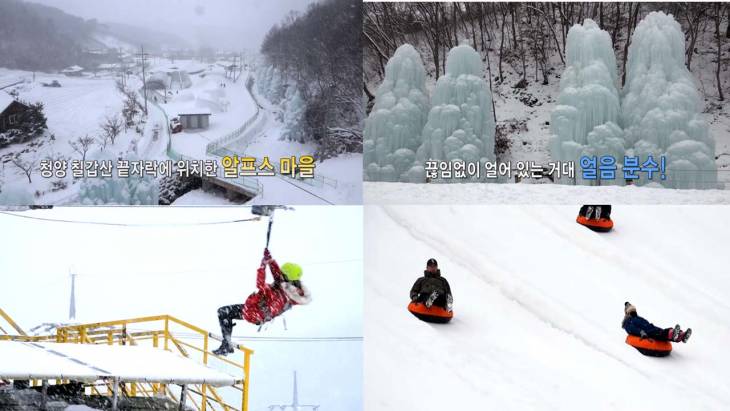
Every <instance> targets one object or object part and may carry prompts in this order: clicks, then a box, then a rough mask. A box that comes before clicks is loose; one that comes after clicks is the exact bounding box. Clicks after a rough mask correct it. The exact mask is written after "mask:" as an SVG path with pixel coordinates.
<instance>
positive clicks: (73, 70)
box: [61, 66, 84, 77]
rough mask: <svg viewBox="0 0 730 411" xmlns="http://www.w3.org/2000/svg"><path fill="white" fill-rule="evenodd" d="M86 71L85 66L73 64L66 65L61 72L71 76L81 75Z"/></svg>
mask: <svg viewBox="0 0 730 411" xmlns="http://www.w3.org/2000/svg"><path fill="white" fill-rule="evenodd" d="M83 71H84V68H83V67H79V66H71V67H66V68H65V69H63V70H61V73H63V74H65V75H67V76H69V77H81V73H82V72H83Z"/></svg>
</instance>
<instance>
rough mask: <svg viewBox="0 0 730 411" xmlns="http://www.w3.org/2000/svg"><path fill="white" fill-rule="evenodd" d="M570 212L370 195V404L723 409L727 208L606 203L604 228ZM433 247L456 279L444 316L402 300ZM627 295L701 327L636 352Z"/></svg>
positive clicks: (662, 319) (729, 312)
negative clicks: (655, 350) (654, 354)
mask: <svg viewBox="0 0 730 411" xmlns="http://www.w3.org/2000/svg"><path fill="white" fill-rule="evenodd" d="M577 211H578V210H577V207H576V206H570V207H534V206H533V207H525V206H523V207H518V206H488V207H486V206H481V207H476V206H460V207H456V206H451V207H448V206H431V207H419V206H400V207H388V208H381V207H366V211H365V218H366V221H368V224H367V226H366V228H365V244H366V248H365V272H366V277H365V278H366V280H365V298H366V301H367V305H366V307H365V313H364V314H365V342H366V344H365V353H364V356H365V362H364V364H365V365H364V367H365V368H364V370H365V378H364V381H365V386H364V397H365V409H366V410H376V409H377V410H416V409H417V410H419V411H427V410H444V409H461V408H465V407H470V408H474V407H477V405H480V406H479V407H477V408H483V409H514V410H528V409H556V410H558V409H560V410H564V409H581V410H582V409H596V410H605V409H611V410H612V409H621V410H640V409H647V410H649V409H650V410H655V409H661V410H674V409H677V410H683V409H693V410H710V409H713V410H714V409H724V408H726V407H727V404H728V403H730V383H729V382H728V379H727V375H728V374H727V370H728V369H729V367H730V355H728V354H727V347H726V345H727V342H728V341H730V326H729V325H728V321H727V318H730V304H728V303H727V301H726V296H727V295H728V293H730V278H729V277H728V275H727V272H726V269H727V267H728V266H729V265H730V254H728V253H727V252H726V251H727V245H726V244H727V243H726V240H725V238H726V235H727V231H728V229H730V220H728V219H727V212H728V210H727V207H719V206H704V207H696V206H695V207H687V206H661V207H657V206H624V207H615V208H614V210H613V213H612V217H613V218H614V221H615V223H616V228H615V230H614V231H613V232H610V233H607V234H597V233H594V232H592V231H589V230H587V229H585V228H583V227H581V226H579V225H577V224H576V223H575V222H574V221H575V215H576V213H577ZM404 244H407V247H403V245H404ZM429 257H435V258H436V259H437V260H438V261H439V265H440V268H441V269H442V271H443V274H444V276H445V277H446V278H447V279H448V280H449V282H450V283H451V287H452V290H453V294H454V313H455V318H454V320H453V321H452V322H451V323H450V324H447V325H438V324H428V323H424V322H421V321H419V320H417V319H416V318H415V317H413V316H412V315H411V314H410V313H409V312H408V311H407V310H406V305H407V303H408V291H409V290H410V287H411V285H412V284H413V282H414V281H415V279H416V278H417V277H418V276H419V275H421V272H422V271H421V270H422V269H423V266H424V262H425V261H426V259H428V258H429ZM627 300H628V301H631V302H632V303H633V304H634V305H636V306H637V309H638V312H639V314H640V315H643V316H645V317H647V318H648V319H649V320H650V321H652V322H654V323H656V324H657V325H661V326H672V325H674V324H675V323H677V322H679V323H680V324H682V326H684V327H686V326H690V327H692V328H693V330H694V331H695V334H694V335H693V337H692V339H691V340H690V341H689V342H688V343H687V344H686V345H685V344H675V347H674V351H673V353H672V355H671V356H670V357H666V358H650V357H645V356H643V355H641V354H639V353H638V352H637V351H636V350H634V349H633V348H631V347H630V346H628V345H626V344H625V343H624V339H625V332H624V331H623V330H622V329H621V327H620V323H621V320H622V317H623V303H624V301H627ZM386 377H387V378H386Z"/></svg>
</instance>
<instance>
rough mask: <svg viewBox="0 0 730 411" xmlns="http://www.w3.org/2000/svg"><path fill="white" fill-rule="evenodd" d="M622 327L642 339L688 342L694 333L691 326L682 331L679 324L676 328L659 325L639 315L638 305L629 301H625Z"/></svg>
mask: <svg viewBox="0 0 730 411" xmlns="http://www.w3.org/2000/svg"><path fill="white" fill-rule="evenodd" d="M621 328H623V329H624V330H626V332H627V333H628V334H630V335H634V336H637V337H640V338H641V339H642V340H643V339H646V338H651V339H652V340H656V341H672V342H680V341H681V342H684V343H686V342H687V340H689V337H690V335H692V329H691V328H687V330H686V331H682V329H681V328H680V326H679V324H677V325H675V326H674V328H660V327H657V326H656V325H654V324H652V323H650V322H649V321H648V320H646V319H645V318H644V317H639V315H638V314H637V313H636V307H634V306H633V305H631V303H629V302H628V301H626V302H625V303H624V320H623V321H622V322H621Z"/></svg>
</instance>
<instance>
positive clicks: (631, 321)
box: [621, 315, 661, 336]
mask: <svg viewBox="0 0 730 411" xmlns="http://www.w3.org/2000/svg"><path fill="white" fill-rule="evenodd" d="M621 327H623V329H624V330H626V332H627V333H629V334H631V335H636V336H640V335H641V331H642V330H643V331H644V332H646V333H647V334H649V333H651V332H652V331H656V330H658V329H659V330H661V328H659V327H657V326H656V325H654V324H652V323H650V322H649V321H647V319H646V318H644V317H639V316H638V315H637V316H631V315H629V316H626V318H624V322H623V323H622V324H621Z"/></svg>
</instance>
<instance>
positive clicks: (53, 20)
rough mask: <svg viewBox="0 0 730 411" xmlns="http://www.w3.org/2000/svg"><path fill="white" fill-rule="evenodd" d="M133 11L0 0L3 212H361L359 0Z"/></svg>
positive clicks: (0, 188) (192, 3)
mask: <svg viewBox="0 0 730 411" xmlns="http://www.w3.org/2000/svg"><path fill="white" fill-rule="evenodd" d="M89 3H91V2H89ZM133 3H134V4H133V5H131V6H129V7H126V6H125V5H124V4H118V5H114V6H111V7H107V6H106V5H100V6H90V5H89V4H87V3H84V2H73V1H51V0H47V1H46V0H41V1H38V2H34V1H25V0H6V1H3V2H2V3H0V16H2V17H0V204H4V205H17V204H56V205H68V204H85V205H100V204H117V205H134V204H137V205H158V204H159V205H167V204H177V205H180V204H182V205H185V204H221V205H222V204H357V203H361V201H362V193H361V181H362V173H361V169H362V166H361V164H362V155H361V153H362V135H361V130H362V125H361V122H362V119H363V116H364V114H363V111H362V108H363V107H362V99H361V93H360V92H359V85H358V84H354V83H353V81H354V82H355V83H357V82H358V81H359V74H358V73H360V72H361V64H360V59H359V56H360V53H361V51H360V47H359V46H358V44H357V41H355V40H353V39H357V38H359V35H360V30H359V22H360V21H361V18H362V14H361V10H360V7H359V4H360V3H359V2H354V1H352V0H336V1H335V0H322V1H293V0H291V1H281V2H277V3H276V4H273V5H265V4H264V3H265V2H261V1H255V0H252V1H244V2H240V4H236V5H235V6H231V5H229V4H227V3H226V2H222V1H218V2H211V4H210V5H207V4H204V2H198V1H186V2H183V4H182V5H181V6H176V7H172V8H170V7H169V5H167V3H166V2H159V3H157V2H156V3H155V7H150V4H149V2H142V1H135V2H133ZM137 3H138V4H137ZM137 6H139V8H141V9H144V12H142V11H138V12H133V11H129V10H132V9H134V8H135V7H137ZM325 21H326V22H327V24H323V22H325ZM355 26H358V28H356V27H355ZM39 27H42V28H43V30H38V28H39ZM353 84H354V85H353Z"/></svg>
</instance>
